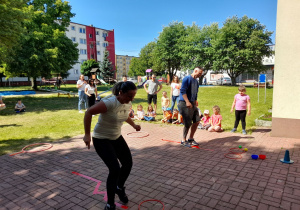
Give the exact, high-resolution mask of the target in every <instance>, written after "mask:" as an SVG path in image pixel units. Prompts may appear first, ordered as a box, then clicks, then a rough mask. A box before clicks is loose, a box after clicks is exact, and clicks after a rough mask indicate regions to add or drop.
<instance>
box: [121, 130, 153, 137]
mask: <svg viewBox="0 0 300 210" xmlns="http://www.w3.org/2000/svg"><path fill="white" fill-rule="evenodd" d="M133 133H144V134H145V135H144V136H130V134H133ZM126 136H127V137H128V138H144V137H147V136H149V133H147V132H145V131H135V132H130V133H127V134H126Z"/></svg>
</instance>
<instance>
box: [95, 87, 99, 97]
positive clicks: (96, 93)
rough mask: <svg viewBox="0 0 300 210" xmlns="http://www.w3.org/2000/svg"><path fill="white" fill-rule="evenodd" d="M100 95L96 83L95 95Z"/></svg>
mask: <svg viewBox="0 0 300 210" xmlns="http://www.w3.org/2000/svg"><path fill="white" fill-rule="evenodd" d="M97 96H98V91H97V86H96V85H95V97H96V98H97Z"/></svg>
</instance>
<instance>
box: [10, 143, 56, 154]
mask: <svg viewBox="0 0 300 210" xmlns="http://www.w3.org/2000/svg"><path fill="white" fill-rule="evenodd" d="M34 145H49V147H47V148H45V149H42V150H37V151H25V149H26V148H27V147H31V146H34ZM52 147H53V145H52V144H49V143H36V144H30V145H27V146H25V147H24V148H23V149H22V150H21V152H17V153H13V154H11V155H9V156H13V155H17V154H21V153H35V152H42V151H45V150H48V149H51V148H52Z"/></svg>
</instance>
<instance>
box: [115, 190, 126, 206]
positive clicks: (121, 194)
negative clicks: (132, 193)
mask: <svg viewBox="0 0 300 210" xmlns="http://www.w3.org/2000/svg"><path fill="white" fill-rule="evenodd" d="M116 194H117V195H118V196H119V199H120V201H122V202H123V203H128V197H127V195H126V193H125V187H123V188H117V191H116Z"/></svg>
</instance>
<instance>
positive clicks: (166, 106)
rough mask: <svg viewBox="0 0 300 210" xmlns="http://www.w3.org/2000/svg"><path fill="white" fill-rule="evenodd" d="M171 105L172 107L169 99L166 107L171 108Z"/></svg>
mask: <svg viewBox="0 0 300 210" xmlns="http://www.w3.org/2000/svg"><path fill="white" fill-rule="evenodd" d="M169 105H170V99H167V104H166V107H169Z"/></svg>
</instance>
